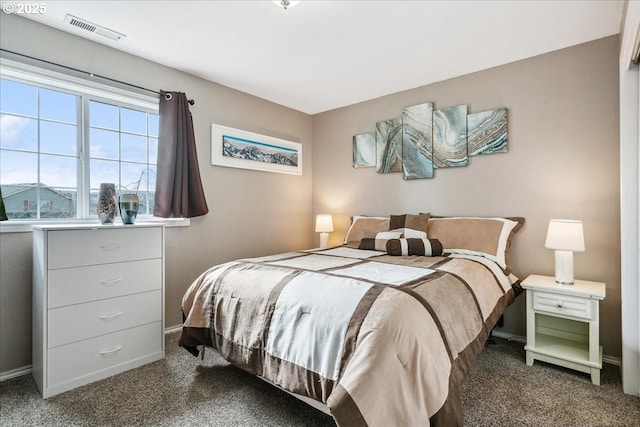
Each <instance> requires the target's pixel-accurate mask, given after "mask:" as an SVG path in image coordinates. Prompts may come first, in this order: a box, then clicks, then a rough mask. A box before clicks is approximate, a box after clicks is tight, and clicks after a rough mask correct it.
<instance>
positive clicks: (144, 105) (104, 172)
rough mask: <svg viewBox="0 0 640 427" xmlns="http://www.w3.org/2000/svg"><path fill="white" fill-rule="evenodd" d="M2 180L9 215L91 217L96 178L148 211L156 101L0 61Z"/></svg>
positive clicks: (154, 156) (144, 212)
mask: <svg viewBox="0 0 640 427" xmlns="http://www.w3.org/2000/svg"><path fill="white" fill-rule="evenodd" d="M2 61H3V62H2V64H1V65H2V67H1V69H0V70H1V74H2V78H1V79H0V94H1V96H0V185H1V188H2V197H3V200H4V204H5V209H6V211H7V216H8V217H9V219H10V220H31V221H33V220H49V219H94V218H96V217H97V214H96V202H97V198H98V190H99V188H100V183H102V182H111V183H114V184H115V185H116V188H117V189H118V190H119V191H120V192H124V191H131V192H136V193H137V194H138V196H139V197H140V211H139V213H138V215H139V217H142V216H145V215H149V216H150V215H153V205H154V193H155V179H156V178H155V177H156V167H157V166H156V165H157V152H158V150H157V147H158V101H157V99H154V98H153V97H147V96H141V95H139V94H137V93H133V92H127V91H123V90H121V89H118V88H110V87H108V86H104V85H99V84H95V83H93V82H87V81H86V80H84V79H77V78H74V77H71V76H66V75H60V74H57V73H53V72H50V71H46V70H41V69H37V68H35V67H30V66H27V65H23V64H19V63H13V62H12V61H7V60H5V59H3V60H2Z"/></svg>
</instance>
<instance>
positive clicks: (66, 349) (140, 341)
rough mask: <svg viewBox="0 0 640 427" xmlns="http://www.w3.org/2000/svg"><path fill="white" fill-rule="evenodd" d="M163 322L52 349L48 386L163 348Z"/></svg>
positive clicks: (159, 350) (96, 371) (50, 351)
mask: <svg viewBox="0 0 640 427" xmlns="http://www.w3.org/2000/svg"><path fill="white" fill-rule="evenodd" d="M162 333H163V331H162V322H155V323H150V324H147V325H143V326H139V327H137V328H131V329H126V330H124V331H120V332H116V333H113V334H107V335H102V336H99V337H96V338H92V339H89V340H84V341H79V342H75V343H73V344H69V345H64V346H61V347H56V348H53V349H51V350H49V360H48V369H47V372H48V375H47V378H48V384H47V386H48V387H55V386H57V385H60V384H62V383H64V382H67V381H71V380H74V379H77V378H81V377H84V376H88V375H92V376H99V374H100V371H103V370H106V369H109V368H112V367H114V366H117V365H121V364H125V363H129V362H131V361H135V360H136V359H139V358H142V357H144V356H147V355H150V354H153V353H158V352H161V351H162V340H163V339H164V338H163V335H162Z"/></svg>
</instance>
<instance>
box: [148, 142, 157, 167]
mask: <svg viewBox="0 0 640 427" xmlns="http://www.w3.org/2000/svg"><path fill="white" fill-rule="evenodd" d="M149 163H153V164H154V165H157V164H158V138H149Z"/></svg>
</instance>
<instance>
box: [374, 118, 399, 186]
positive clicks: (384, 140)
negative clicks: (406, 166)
mask: <svg viewBox="0 0 640 427" xmlns="http://www.w3.org/2000/svg"><path fill="white" fill-rule="evenodd" d="M376 151H377V159H376V166H377V171H378V173H390V172H402V117H398V118H395V119H391V120H384V121H381V122H378V123H377V124H376Z"/></svg>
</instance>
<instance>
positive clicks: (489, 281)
mask: <svg viewBox="0 0 640 427" xmlns="http://www.w3.org/2000/svg"><path fill="white" fill-rule="evenodd" d="M519 292H520V288H519V281H518V279H517V278H516V277H515V276H513V275H512V274H508V275H507V274H505V273H504V272H503V270H502V268H500V266H498V265H497V264H496V263H495V262H493V261H492V260H490V259H487V258H486V257H482V256H474V255H465V254H450V255H449V256H444V257H442V256H439V257H426V256H390V255H387V254H386V253H384V252H378V251H372V250H360V249H354V248H352V247H347V246H340V247H335V248H329V249H317V250H311V251H300V252H290V253H284V254H278V255H274V256H268V257H261V258H252V259H243V260H238V261H233V262H228V263H225V264H222V265H218V266H215V267H212V268H211V269H209V270H208V271H206V272H204V273H203V274H202V275H201V276H200V277H199V278H198V279H197V280H196V281H195V282H194V283H193V284H192V285H191V286H190V287H189V289H188V290H187V292H186V293H185V295H184V298H183V305H182V309H183V314H184V317H185V322H184V327H183V330H182V336H181V339H180V345H181V346H183V347H185V348H186V349H187V350H189V351H190V352H192V353H193V354H194V355H197V354H198V352H199V350H198V347H199V346H203V345H204V346H209V347H213V348H215V349H216V350H217V351H218V352H219V353H220V354H221V355H222V356H223V357H224V358H225V359H227V360H228V361H229V362H231V363H232V364H234V365H236V366H238V367H239V368H241V369H244V370H246V371H248V372H250V373H252V374H255V375H258V376H261V377H263V378H265V379H267V380H269V381H270V382H272V383H275V384H276V385H278V386H280V387H282V388H284V389H285V390H288V391H290V392H293V393H297V394H301V395H305V396H308V397H311V398H313V399H316V400H318V401H320V402H323V403H325V404H326V405H327V406H328V408H329V411H330V413H331V415H332V416H333V417H334V419H335V421H336V423H337V424H338V425H339V426H341V427H345V426H349V427H354V426H356V427H357V426H385V427H388V426H426V425H436V426H454V425H458V426H462V423H463V414H462V405H461V400H460V392H461V388H462V383H463V381H464V379H465V377H466V375H467V372H468V370H469V367H470V365H471V364H472V363H473V361H474V360H475V358H476V357H477V355H478V354H479V353H480V351H481V350H482V347H483V345H484V342H485V340H486V338H487V337H488V335H489V333H490V331H491V329H492V328H493V327H494V325H495V324H496V322H497V320H498V319H499V317H500V315H501V314H502V313H503V311H504V309H505V308H506V307H507V306H508V305H509V304H510V303H511V302H512V301H513V300H514V298H515V296H516V295H517V294H518V293H519Z"/></svg>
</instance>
